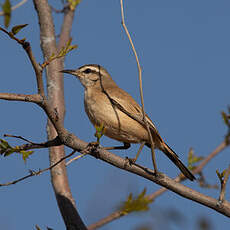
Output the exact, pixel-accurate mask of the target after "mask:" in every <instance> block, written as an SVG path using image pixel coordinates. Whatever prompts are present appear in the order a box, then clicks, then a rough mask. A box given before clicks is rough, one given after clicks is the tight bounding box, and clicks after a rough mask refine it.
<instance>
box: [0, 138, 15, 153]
mask: <svg viewBox="0 0 230 230" xmlns="http://www.w3.org/2000/svg"><path fill="white" fill-rule="evenodd" d="M11 149H12V147H11V146H10V145H9V143H8V142H7V141H5V140H3V139H0V154H1V155H2V154H4V156H8V155H9V154H11V153H9V154H8V155H7V152H8V151H9V150H11Z"/></svg>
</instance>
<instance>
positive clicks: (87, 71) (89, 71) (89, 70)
mask: <svg viewBox="0 0 230 230" xmlns="http://www.w3.org/2000/svg"><path fill="white" fill-rule="evenodd" d="M83 72H84V73H86V74H88V73H91V72H92V70H91V69H89V68H87V69H86V70H84V71H83Z"/></svg>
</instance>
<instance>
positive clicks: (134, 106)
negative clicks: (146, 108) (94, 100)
mask: <svg viewBox="0 0 230 230" xmlns="http://www.w3.org/2000/svg"><path fill="white" fill-rule="evenodd" d="M106 93H107V96H108V97H109V99H110V101H111V103H112V104H113V105H114V106H116V107H117V108H118V109H119V110H121V111H122V112H123V113H125V114H126V115H128V116H129V117H131V118H133V119H134V120H136V121H137V122H139V123H140V124H141V125H143V126H144V127H145V123H144V121H143V114H142V108H141V107H140V105H139V104H138V103H137V102H136V101H135V100H134V99H133V98H132V96H130V95H129V94H128V93H127V92H125V91H124V90H122V89H121V88H116V90H114V89H113V88H107V89H106ZM145 117H146V120H147V122H148V124H149V127H150V130H151V132H152V133H153V134H154V136H156V137H158V140H159V141H160V142H163V140H162V138H161V136H160V134H159V133H158V131H157V129H156V127H155V125H154V124H153V122H152V121H151V119H150V118H149V117H148V115H147V114H145Z"/></svg>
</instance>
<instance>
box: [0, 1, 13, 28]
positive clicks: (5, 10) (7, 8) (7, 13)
mask: <svg viewBox="0 0 230 230" xmlns="http://www.w3.org/2000/svg"><path fill="white" fill-rule="evenodd" d="M2 10H3V13H4V26H5V27H6V28H7V27H8V26H9V24H10V19H11V3H10V0H5V2H4V3H3V5H2Z"/></svg>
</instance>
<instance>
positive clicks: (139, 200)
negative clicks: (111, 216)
mask: <svg viewBox="0 0 230 230" xmlns="http://www.w3.org/2000/svg"><path fill="white" fill-rule="evenodd" d="M145 194H146V189H144V190H143V191H142V192H141V193H140V194H139V195H138V196H137V197H136V198H133V195H132V193H130V194H129V196H128V198H127V200H126V201H125V202H124V203H123V205H122V206H121V208H120V210H121V211H122V212H124V213H125V214H128V213H130V212H141V211H147V210H149V204H150V203H152V202H153V200H151V199H148V198H146V197H145Z"/></svg>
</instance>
